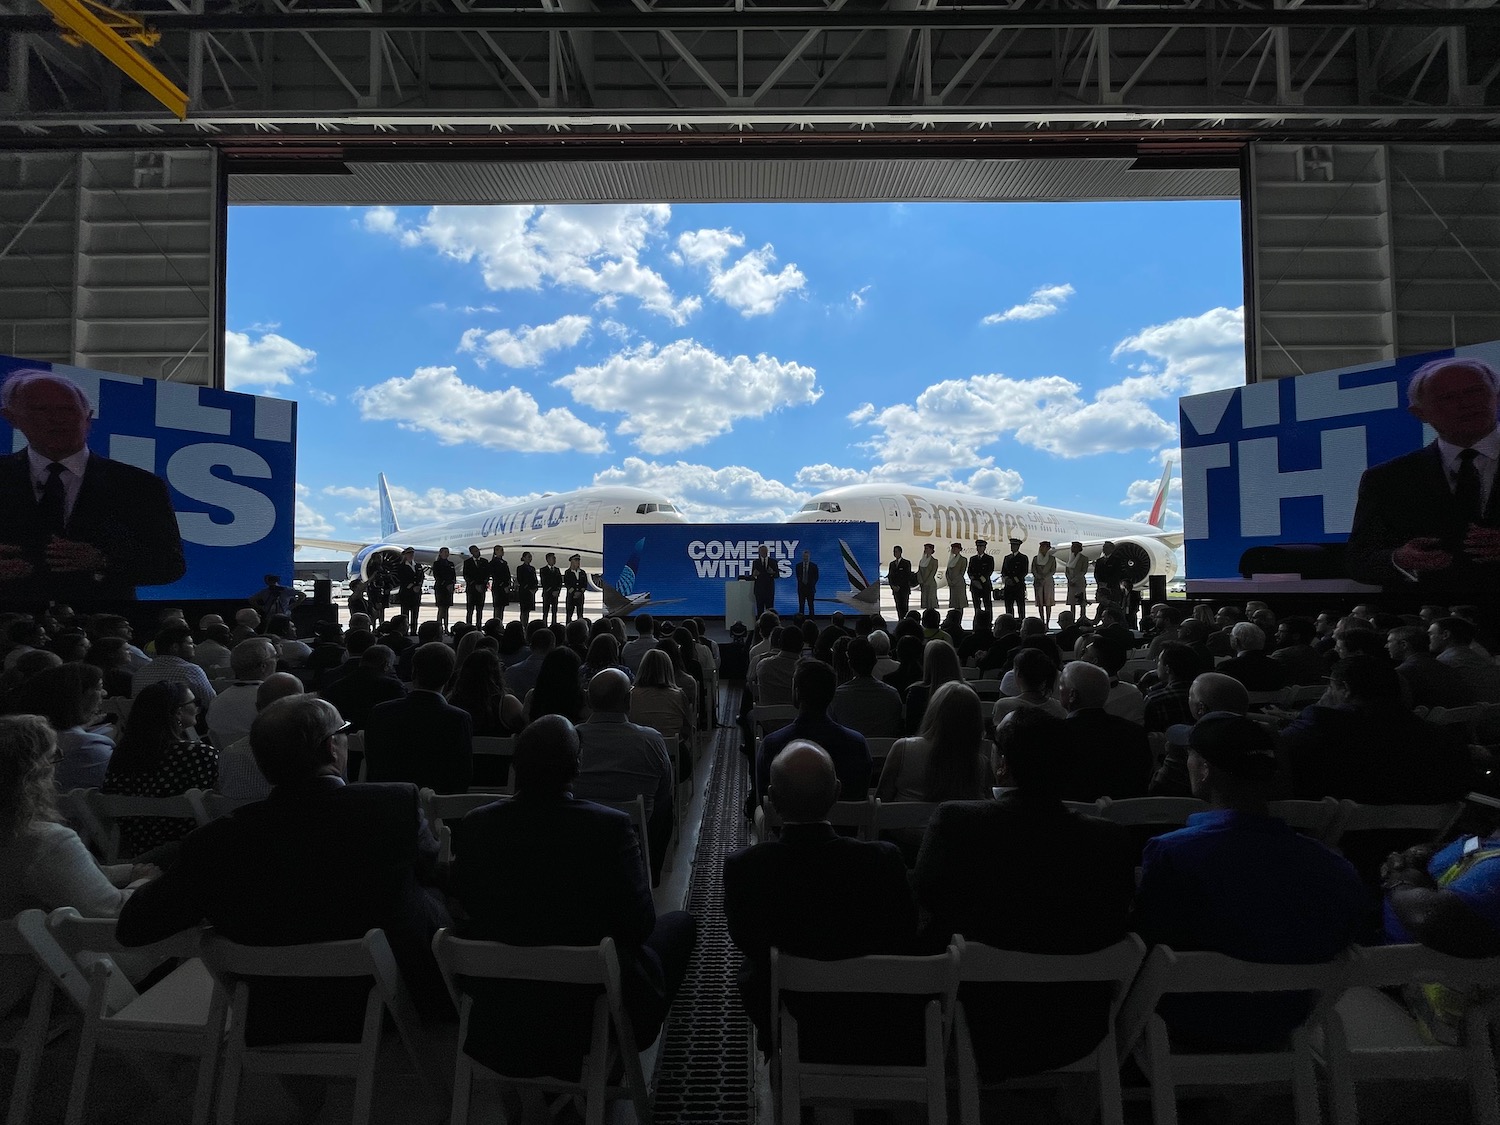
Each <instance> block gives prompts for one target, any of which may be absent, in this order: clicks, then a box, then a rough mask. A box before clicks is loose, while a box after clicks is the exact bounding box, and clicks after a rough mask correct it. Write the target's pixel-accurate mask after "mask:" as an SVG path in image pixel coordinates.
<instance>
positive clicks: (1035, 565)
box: [1031, 539, 1057, 626]
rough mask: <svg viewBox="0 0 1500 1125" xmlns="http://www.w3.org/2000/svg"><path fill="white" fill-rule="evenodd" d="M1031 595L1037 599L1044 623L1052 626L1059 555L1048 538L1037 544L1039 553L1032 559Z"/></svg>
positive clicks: (1037, 609) (1039, 612)
mask: <svg viewBox="0 0 1500 1125" xmlns="http://www.w3.org/2000/svg"><path fill="white" fill-rule="evenodd" d="M1031 596H1032V597H1033V598H1035V599H1036V611H1037V613H1038V614H1039V615H1040V616H1041V619H1042V624H1043V625H1047V626H1050V625H1051V624H1052V606H1053V605H1054V604H1055V603H1056V601H1057V555H1056V554H1054V553H1053V551H1052V544H1051V543H1050V542H1049V541H1048V540H1046V539H1043V540H1042V541H1041V542H1040V543H1038V544H1037V553H1036V555H1035V557H1034V558H1032V560H1031Z"/></svg>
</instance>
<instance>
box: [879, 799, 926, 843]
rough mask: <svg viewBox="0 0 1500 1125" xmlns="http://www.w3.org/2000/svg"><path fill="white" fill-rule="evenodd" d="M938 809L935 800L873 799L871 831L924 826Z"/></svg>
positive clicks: (880, 831)
mask: <svg viewBox="0 0 1500 1125" xmlns="http://www.w3.org/2000/svg"><path fill="white" fill-rule="evenodd" d="M937 809H938V802H937V801H882V800H880V799H879V798H878V797H877V798H876V799H875V810H874V827H873V832H874V834H875V835H877V836H878V835H879V834H880V833H882V832H888V831H894V830H896V829H898V828H926V827H927V825H928V823H929V822H930V821H931V820H932V816H933V814H934V813H935V812H937Z"/></svg>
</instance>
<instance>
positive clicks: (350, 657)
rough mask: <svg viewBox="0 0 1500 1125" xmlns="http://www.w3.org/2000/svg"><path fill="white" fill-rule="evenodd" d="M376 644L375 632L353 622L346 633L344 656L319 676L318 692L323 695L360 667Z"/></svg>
mask: <svg viewBox="0 0 1500 1125" xmlns="http://www.w3.org/2000/svg"><path fill="white" fill-rule="evenodd" d="M374 644H375V634H374V633H372V632H370V630H369V629H356V628H354V626H353V624H352V623H351V625H350V627H349V629H348V631H347V632H346V633H345V634H344V656H343V659H342V660H340V661H339V663H338V664H336V665H334V666H333V667H332V668H325V669H324V670H323V674H322V675H321V676H319V677H318V693H319V694H320V695H322V694H323V693H325V692H327V691H328V689H329V688H331V687H332V686H333V685H334V684H336V683H338V682H339V681H340V680H342V679H343V678H344V677H345V676H347V675H349V674H350V673H351V672H353V671H354V670H355V669H356V668H358V667H359V661H360V658H361V657H362V656H364V654H365V653H366V652H368V651H369V650H370V649H371V647H373V646H374Z"/></svg>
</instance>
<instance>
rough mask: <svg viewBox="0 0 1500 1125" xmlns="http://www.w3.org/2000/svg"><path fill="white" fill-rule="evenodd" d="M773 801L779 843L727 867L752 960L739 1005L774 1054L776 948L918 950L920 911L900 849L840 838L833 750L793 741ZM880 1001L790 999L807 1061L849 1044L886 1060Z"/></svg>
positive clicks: (796, 951) (827, 954)
mask: <svg viewBox="0 0 1500 1125" xmlns="http://www.w3.org/2000/svg"><path fill="white" fill-rule="evenodd" d="M770 797H771V800H772V802H773V803H774V804H775V806H776V811H777V812H778V813H779V814H780V816H781V818H782V821H783V826H782V830H781V837H780V839H775V840H767V841H763V842H762V843H759V844H756V845H755V846H754V847H749V848H741V849H740V850H739V851H737V852H735V853H734V854H732V855H730V856H729V857H728V858H727V859H725V861H724V918H725V921H726V922H727V924H728V926H729V936H730V939H731V940H732V941H733V942H734V944H735V946H736V947H737V948H738V949H739V950H740V952H741V953H743V954H744V961H743V962H741V964H740V968H739V972H738V985H739V994H740V999H741V1001H742V1002H743V1003H744V1005H745V1011H746V1012H747V1013H748V1014H749V1016H750V1020H751V1022H752V1023H753V1024H754V1025H755V1030H756V1034H757V1036H758V1038H759V1041H760V1045H761V1049H762V1050H763V1051H766V1052H769V1051H770V1046H771V1037H770V1036H771V1022H770V1021H771V1018H772V1013H771V1011H770V999H771V948H772V947H773V946H774V947H775V948H777V949H779V950H781V951H782V952H783V953H788V954H792V955H793V956H797V957H815V958H819V959H822V960H830V961H833V960H839V959H841V958H845V957H865V956H868V955H871V954H876V953H914V952H917V951H918V950H917V948H916V941H917V907H916V903H915V901H914V900H913V899H912V892H911V888H910V887H909V886H908V885H907V878H906V865H905V863H904V862H903V861H902V859H901V854H900V852H898V851H897V850H896V848H895V847H894V846H893V845H891V844H888V843H883V842H872V843H866V842H864V841H861V840H853V839H849V838H847V837H844V836H839V835H838V834H836V833H835V832H834V830H833V827H832V826H831V825H830V824H829V823H828V813H829V810H830V809H832V808H833V804H834V802H835V801H837V800H838V799H839V782H838V776H837V774H836V772H835V770H834V765H833V759H832V758H830V757H829V756H828V754H827V752H826V751H824V750H823V748H822V747H821V746H818V745H817V744H815V743H812V742H803V741H797V742H792V743H791V744H790V745H788V746H787V748H786V749H785V750H783V751H782V752H781V753H780V754H778V755H777V757H776V760H775V761H774V762H772V763H771V783H770ZM871 1003H872V1002H871V1001H868V1000H854V1001H850V1000H846V999H844V998H842V997H840V998H836V999H828V1000H825V1001H824V1002H822V1003H820V1004H818V1005H817V1006H813V1005H810V1004H808V1003H807V1002H806V1001H803V1002H801V1003H799V1002H798V1001H797V1000H796V999H793V1000H790V1001H789V1004H790V1006H791V1010H792V1012H793V1013H794V1014H795V1015H796V1016H797V1019H798V1023H799V1034H800V1035H801V1037H802V1038H801V1042H802V1043H803V1045H804V1047H805V1048H806V1054H807V1056H808V1057H812V1058H818V1059H827V1058H829V1057H831V1056H835V1055H838V1054H839V1052H840V1049H841V1048H842V1049H843V1050H845V1051H847V1052H849V1053H850V1054H853V1055H857V1056H858V1061H861V1062H865V1061H873V1060H876V1059H879V1058H881V1057H882V1054H883V1052H885V1051H888V1050H889V1048H890V1046H891V1044H890V1043H888V1042H886V1041H885V1040H886V1039H887V1036H886V1035H885V1034H884V1030H883V1029H884V1027H885V1026H886V1025H885V1024H884V1022H883V1020H882V1018H881V1017H882V1016H883V1015H884V1014H885V1013H884V1012H882V1011H879V1010H877V1011H874V1012H872V1011H871V1010H870V1008H871ZM861 1028H864V1029H867V1034H863V1035H862V1034H860V1029H861ZM898 1046H899V1045H898Z"/></svg>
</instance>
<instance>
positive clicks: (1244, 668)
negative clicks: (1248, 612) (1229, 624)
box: [1215, 621, 1286, 691]
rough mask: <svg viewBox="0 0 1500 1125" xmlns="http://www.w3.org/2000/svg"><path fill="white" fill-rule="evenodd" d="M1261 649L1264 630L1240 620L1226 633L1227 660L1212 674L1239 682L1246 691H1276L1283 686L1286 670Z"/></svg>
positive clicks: (1264, 638)
mask: <svg viewBox="0 0 1500 1125" xmlns="http://www.w3.org/2000/svg"><path fill="white" fill-rule="evenodd" d="M1265 647H1266V633H1265V630H1264V629H1262V628H1261V627H1260V626H1259V625H1255V624H1252V623H1251V622H1249V621H1241V622H1240V623H1239V624H1237V625H1236V626H1235V627H1234V628H1233V629H1231V630H1230V631H1229V649H1230V653H1231V656H1230V658H1229V659H1228V660H1226V661H1224V663H1222V664H1220V665H1219V666H1218V667H1217V668H1216V669H1215V671H1218V672H1222V673H1223V674H1224V675H1226V676H1232V677H1233V678H1234V679H1236V680H1239V682H1240V683H1242V684H1244V685H1245V690H1246V691H1280V690H1281V689H1282V688H1284V687H1286V669H1285V668H1284V667H1282V665H1281V664H1280V662H1279V661H1275V660H1272V659H1271V658H1270V657H1269V656H1267V655H1266V653H1265Z"/></svg>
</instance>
